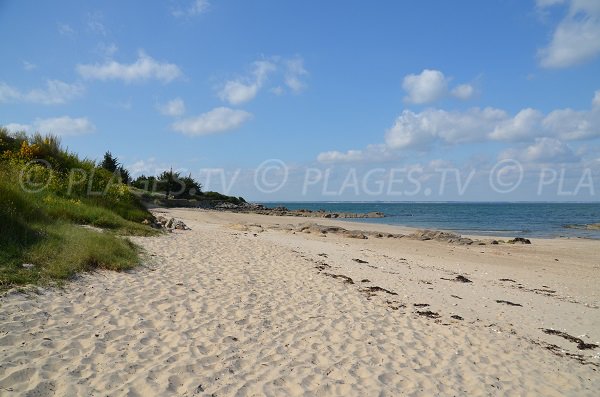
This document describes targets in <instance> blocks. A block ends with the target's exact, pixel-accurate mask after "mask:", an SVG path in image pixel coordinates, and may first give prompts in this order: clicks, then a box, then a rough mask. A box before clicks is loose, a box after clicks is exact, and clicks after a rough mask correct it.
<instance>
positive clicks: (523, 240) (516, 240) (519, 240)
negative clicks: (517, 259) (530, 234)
mask: <svg viewBox="0 0 600 397" xmlns="http://www.w3.org/2000/svg"><path fill="white" fill-rule="evenodd" d="M507 243H508V244H517V243H519V244H531V241H530V240H529V239H528V238H523V237H515V238H513V239H512V240H508V241H507Z"/></svg>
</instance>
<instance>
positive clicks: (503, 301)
mask: <svg viewBox="0 0 600 397" xmlns="http://www.w3.org/2000/svg"><path fill="white" fill-rule="evenodd" d="M496 303H504V304H505V305H509V306H521V307H522V306H523V305H522V304H520V303H514V302H510V301H505V300H502V299H496Z"/></svg>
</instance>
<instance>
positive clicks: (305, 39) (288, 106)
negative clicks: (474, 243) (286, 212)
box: [0, 0, 600, 201]
mask: <svg viewBox="0 0 600 397" xmlns="http://www.w3.org/2000/svg"><path fill="white" fill-rule="evenodd" d="M0 37H2V38H1V39H0V40H1V41H2V49H3V53H4V55H3V62H2V69H1V70H0V124H1V125H4V126H6V127H8V128H9V129H11V130H25V131H29V132H33V131H40V132H44V133H46V132H48V133H54V134H57V135H61V136H62V140H63V142H64V144H65V145H66V146H68V147H69V149H71V150H73V151H75V152H78V153H80V154H82V155H83V156H87V157H88V158H91V159H98V158H100V157H101V156H102V154H103V153H104V151H106V150H110V151H112V152H113V153H114V154H116V155H117V156H118V157H119V159H120V160H121V161H122V162H123V163H124V164H125V165H126V166H128V167H129V168H130V169H131V170H132V171H133V172H134V173H136V174H139V173H146V174H153V173H156V172H159V171H160V169H163V168H166V167H171V166H172V167H173V168H175V169H180V170H182V171H184V172H191V173H192V174H193V175H194V176H196V177H197V178H199V179H201V181H202V182H204V184H205V185H207V187H208V188H212V189H216V190H222V191H223V190H226V191H227V192H228V193H230V194H236V195H245V196H247V197H249V198H250V199H254V200H293V199H297V200H311V199H325V200H359V199H360V200H363V199H364V200H388V199H389V200H402V199H412V200H455V199H459V200H463V199H464V200H496V199H501V200H596V201H597V200H598V198H597V197H598V196H597V195H598V194H600V179H599V177H598V171H599V169H600V2H599V1H597V0H537V1H533V0H532V1H525V0H503V1H499V0H498V1H474V0H473V1H458V2H447V1H426V0H420V1H403V2H397V1H381V2H376V3H373V2H365V1H353V0H350V1H327V2H325V1H309V0H303V1H295V2H292V1H285V2H284V1H266V0H257V1H233V0H221V1H219V0H171V1H156V2H148V1H126V2H124V1H112V2H108V1H107V2H100V1H89V2H88V1H86V2H81V1H57V2H35V1H27V0H24V1H1V2H0ZM265 161H266V163H265ZM269 161H270V163H269ZM506 161H509V162H510V161H512V162H513V163H510V164H513V167H512V168H510V167H509V168H507V169H503V170H502V172H503V173H504V174H502V175H504V177H506V178H508V179H506V180H499V181H500V182H506V181H509V182H510V177H511V176H510V175H509V174H510V173H511V171H515V170H517V171H519V172H521V174H523V175H524V177H523V178H524V180H525V183H524V186H521V187H519V189H516V190H514V191H511V192H510V195H506V194H504V193H503V194H504V195H502V196H498V195H497V194H496V193H498V192H497V190H498V189H492V190H490V189H486V188H483V187H482V184H483V182H482V181H489V180H491V177H490V176H489V175H491V174H490V172H492V171H493V170H494V167H495V166H497V165H498V163H499V162H500V163H502V162H506ZM261 164H262V165H263V167H262V168H261V170H262V171H261V172H264V173H263V174H260V175H259V174H257V172H256V170H257V169H258V168H260V166H261ZM269 164H271V165H269ZM273 164H276V166H273ZM281 164H284V166H283V167H285V168H284V171H282V170H281V169H278V168H277V167H279V166H281ZM515 164H518V165H517V166H515ZM265 167H266V168H265ZM279 168H282V167H279ZM450 169H452V170H456V171H457V174H456V175H457V177H456V178H454V179H452V175H454V171H452V172H450V171H443V170H450ZM265 170H266V171H265ZM398 170H400V171H398ZM411 170H413V171H414V170H416V171H415V173H414V174H413V175H412V177H411V178H412V179H416V180H418V181H419V183H422V184H423V185H421V186H417V185H416V184H415V183H414V182H413V183H412V184H408V183H406V180H409V176H408V175H407V173H409V172H410V171H411ZM548 170H550V171H548ZM369 172H370V173H369ZM353 173H354V174H353ZM403 173H404V174H403ZM540 173H542V174H540ZM284 174H285V175H284ZM399 174H403V176H402V177H400V179H399V178H398V175H399ZM282 175H283V176H285V183H282V184H281V187H279V183H278V179H277V178H280V179H281V178H283V176H282ZM502 175H501V176H502ZM540 175H541V176H540ZM562 175H566V176H565V177H564V178H566V182H565V184H564V186H559V182H560V180H561V178H563V177H562ZM495 177H496V176H494V178H495ZM518 177H519V175H517V177H516V178H517V179H518ZM444 178H445V179H444ZM469 178H473V179H469ZM513 178H515V177H514V175H513ZM400 180H402V181H404V182H402V181H400ZM257 181H258V183H259V184H260V183H263V185H261V186H262V187H261V186H259V187H257V186H256V185H257ZM398 181H400V182H398ZM467 181H468V182H469V183H471V185H470V186H468V188H467V189H466V190H465V189H462V190H463V192H462V193H461V192H460V191H461V186H463V185H464V184H465V183H466V182H467ZM478 181H479V182H478ZM326 182H327V183H329V186H325V188H324V187H323V184H324V183H326ZM307 183H308V185H307ZM378 183H381V184H383V185H384V188H383V189H382V190H381V192H380V191H379V190H377V189H375V190H374V188H373V187H374V186H375V187H376V186H380V185H379V184H378ZM428 183H429V184H430V185H428V187H427V188H425V187H424V186H425V185H426V184H428ZM507 183H508V182H507ZM348 184H349V185H348ZM394 184H395V185H394ZM398 184H400V185H402V184H404V186H405V188H406V189H404V188H402V189H400V190H401V192H400V193H399V194H396V193H397V192H396V191H395V189H396V188H395V186H397V185H398ZM590 184H591V185H594V184H595V185H597V186H595V185H594V186H590ZM442 185H443V186H446V187H447V189H442V190H443V192H440V187H441V186H442ZM488 185H489V183H488ZM501 185H502V183H501ZM345 187H346V188H345ZM417 187H418V189H417ZM487 187H489V186H487ZM561 188H562V190H560V189H561ZM417 190H418V192H417ZM506 190H508V188H507V189H506ZM374 191H376V194H373V192H374ZM413 191H414V192H416V193H414V194H412V195H411V194H406V193H407V192H413ZM333 192H335V193H336V194H333ZM330 193H331V194H330ZM403 193H404V194H403ZM564 193H570V194H564Z"/></svg>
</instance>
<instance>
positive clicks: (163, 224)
mask: <svg viewBox="0 0 600 397" xmlns="http://www.w3.org/2000/svg"><path fill="white" fill-rule="evenodd" d="M142 223H143V224H144V225H150V226H151V227H153V228H155V229H165V230H168V231H170V232H171V231H173V230H191V229H190V228H189V227H188V226H187V225H186V224H185V223H183V221H181V220H179V219H175V218H166V217H164V216H162V215H159V216H157V217H156V218H155V219H154V220H153V221H152V220H149V219H144V221H143V222H142Z"/></svg>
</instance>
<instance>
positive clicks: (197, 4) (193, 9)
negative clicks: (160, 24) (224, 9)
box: [171, 0, 210, 18]
mask: <svg viewBox="0 0 600 397" xmlns="http://www.w3.org/2000/svg"><path fill="white" fill-rule="evenodd" d="M209 9H210V2H209V1H208V0H192V1H191V2H190V3H189V4H188V6H187V7H177V8H175V9H173V10H172V11H171V14H172V15H173V16H174V17H178V18H179V17H193V16H196V15H200V14H203V13H205V12H207V11H208V10H209Z"/></svg>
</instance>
